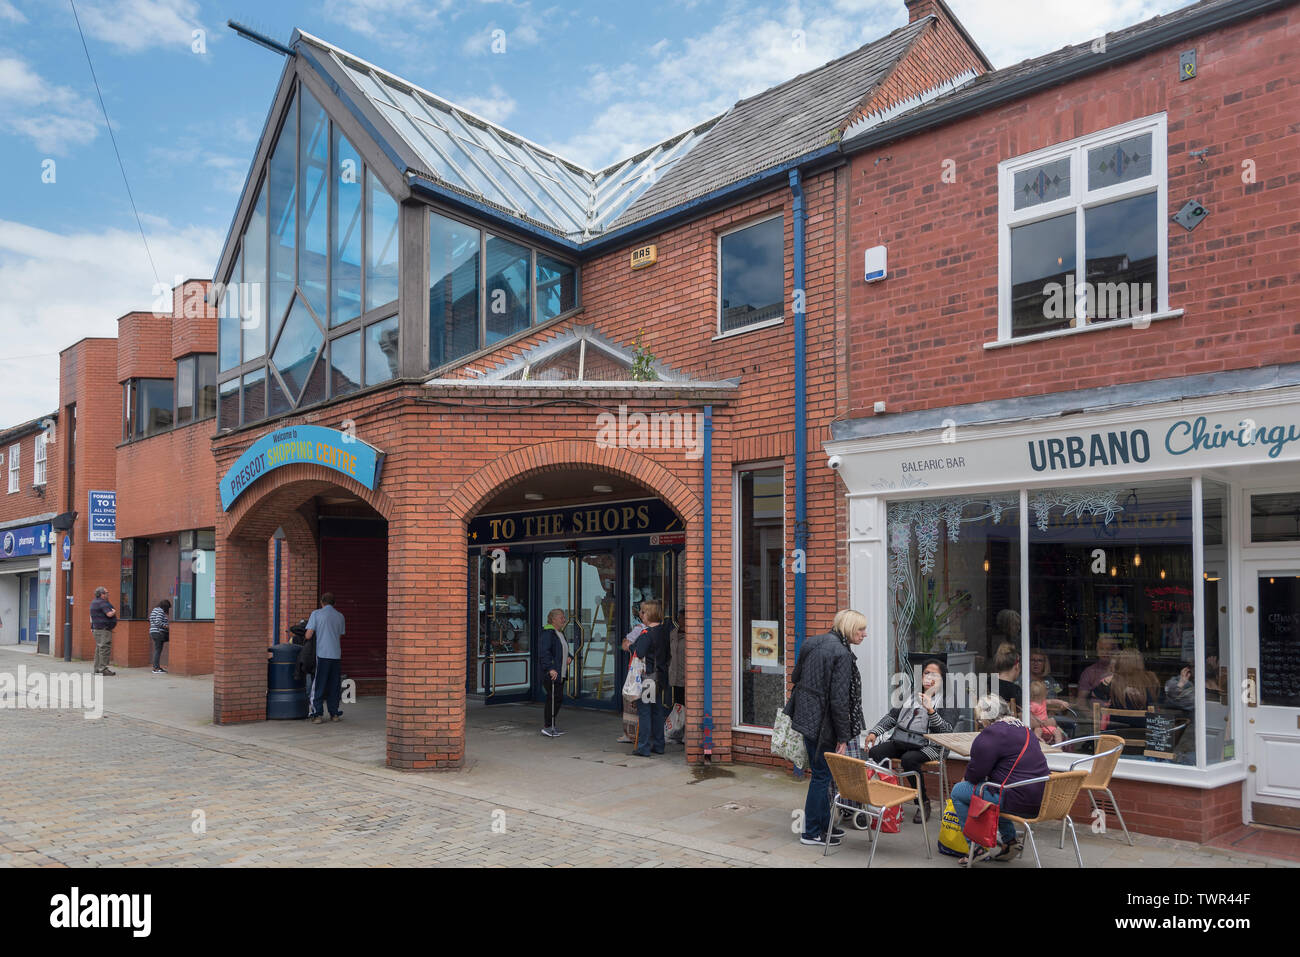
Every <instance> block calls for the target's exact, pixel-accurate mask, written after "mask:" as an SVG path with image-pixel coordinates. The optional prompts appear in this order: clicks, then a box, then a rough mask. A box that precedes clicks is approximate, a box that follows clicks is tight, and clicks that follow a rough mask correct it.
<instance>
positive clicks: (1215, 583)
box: [1164, 480, 1241, 765]
mask: <svg viewBox="0 0 1300 957" xmlns="http://www.w3.org/2000/svg"><path fill="white" fill-rule="evenodd" d="M1230 514H1231V510H1230V508H1229V501H1228V489H1227V487H1226V486H1224V485H1222V484H1220V483H1218V482H1209V481H1205V480H1202V481H1201V545H1202V548H1203V549H1204V567H1203V569H1202V572H1201V576H1202V582H1203V587H1204V589H1205V594H1204V605H1203V610H1204V620H1205V658H1204V659H1203V660H1201V661H1197V662H1195V668H1193V670H1192V673H1191V674H1190V675H1187V674H1184V673H1183V672H1181V671H1180V672H1179V675H1178V677H1177V678H1176V679H1171V680H1170V681H1168V682H1166V684H1165V689H1164V690H1165V697H1166V699H1167V701H1168V703H1169V704H1170V705H1171V706H1174V707H1179V708H1181V710H1182V711H1183V712H1184V715H1185V720H1187V721H1189V722H1191V725H1190V727H1189V728H1188V730H1187V732H1186V733H1185V736H1186V734H1190V735H1191V739H1190V740H1189V741H1188V742H1187V744H1188V745H1189V746H1194V745H1195V739H1196V735H1195V731H1196V724H1195V708H1194V707H1193V705H1194V703H1195V690H1196V685H1198V684H1199V685H1202V686H1203V687H1204V688H1205V752H1206V753H1205V764H1207V765H1208V764H1218V763H1220V762H1222V761H1232V760H1234V759H1235V757H1236V752H1237V748H1236V743H1237V742H1236V737H1237V736H1236V733H1235V731H1236V729H1235V727H1234V726H1233V720H1232V711H1233V704H1234V702H1233V695H1232V694H1231V693H1230V691H1231V689H1232V688H1239V687H1241V685H1240V683H1239V682H1238V681H1237V680H1236V676H1235V674H1234V673H1232V672H1231V671H1230V669H1231V668H1232V667H1233V665H1232V630H1231V628H1230V626H1229V621H1228V571H1229V569H1230V567H1231V565H1230V563H1229V561H1228V516H1229V515H1230ZM1186 657H1187V655H1186V654H1184V658H1186ZM1189 678H1190V685H1191V686H1190V688H1189V681H1188V679H1189ZM1193 756H1194V752H1193V751H1191V750H1190V749H1189V747H1184V748H1183V750H1182V751H1181V752H1180V759H1181V760H1182V761H1183V762H1184V763H1188V764H1190V763H1192V762H1191V758H1192V757H1193Z"/></svg>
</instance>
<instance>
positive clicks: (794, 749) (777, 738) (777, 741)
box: [772, 708, 808, 768]
mask: <svg viewBox="0 0 1300 957" xmlns="http://www.w3.org/2000/svg"><path fill="white" fill-rule="evenodd" d="M772 753H773V754H775V755H776V756H777V757H778V758H785V759H786V760H787V761H790V762H792V763H793V764H794V766H795V767H796V768H806V767H808V748H807V746H806V745H805V744H804V743H803V735H802V734H800V733H799V732H798V731H796V730H795V729H794V726H793V725H792V724H790V716H789V715H788V714H786V713H785V709H784V708H777V710H776V720H775V721H773V722H772Z"/></svg>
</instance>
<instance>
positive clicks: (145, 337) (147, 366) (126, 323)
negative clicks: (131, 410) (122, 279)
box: [117, 312, 176, 431]
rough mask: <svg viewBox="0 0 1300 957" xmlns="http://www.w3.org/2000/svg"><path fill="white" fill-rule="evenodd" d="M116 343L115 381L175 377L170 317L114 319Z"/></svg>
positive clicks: (141, 314)
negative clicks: (115, 322) (115, 323)
mask: <svg viewBox="0 0 1300 957" xmlns="http://www.w3.org/2000/svg"><path fill="white" fill-rule="evenodd" d="M117 342H118V348H117V381H118V382H125V381H126V380H127V379H175V378H176V363H175V361H174V360H173V359H172V322H171V319H170V317H168V316H161V317H160V316H155V315H154V314H153V313H152V312H128V313H127V314H126V315H125V316H122V318H120V319H118V320H117ZM119 431H120V430H119Z"/></svg>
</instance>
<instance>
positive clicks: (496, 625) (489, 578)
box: [473, 553, 536, 704]
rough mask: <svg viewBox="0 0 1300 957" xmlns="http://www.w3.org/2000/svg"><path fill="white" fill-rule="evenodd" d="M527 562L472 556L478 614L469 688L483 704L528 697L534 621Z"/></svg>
mask: <svg viewBox="0 0 1300 957" xmlns="http://www.w3.org/2000/svg"><path fill="white" fill-rule="evenodd" d="M531 565H532V562H531V556H529V555H526V554H525V555H515V556H510V555H508V554H507V555H505V556H498V557H497V558H495V559H494V558H493V556H492V555H491V554H490V553H489V554H486V555H479V556H477V562H476V565H475V566H473V567H474V568H475V579H476V584H477V604H478V614H477V615H476V616H475V628H474V642H473V645H474V661H475V681H474V686H475V690H476V692H477V693H478V694H481V695H483V700H484V702H486V703H487V704H505V703H507V702H511V701H523V700H526V699H528V698H530V697H531V696H532V689H533V671H534V667H533V661H534V654H535V652H534V650H533V648H534V646H533V642H532V634H533V623H534V618H535V617H536V616H535V615H534V614H532V609H530V608H529V607H528V606H529V598H530V596H529V576H530V572H531Z"/></svg>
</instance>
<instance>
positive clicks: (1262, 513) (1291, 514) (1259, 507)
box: [1250, 492, 1300, 545]
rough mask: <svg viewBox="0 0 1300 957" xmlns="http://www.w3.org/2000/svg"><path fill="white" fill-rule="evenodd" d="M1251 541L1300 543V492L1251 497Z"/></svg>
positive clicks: (1259, 542)
mask: <svg viewBox="0 0 1300 957" xmlns="http://www.w3.org/2000/svg"><path fill="white" fill-rule="evenodd" d="M1250 540H1251V542H1252V543H1254V544H1256V545H1259V544H1262V543H1266V542H1300V492H1277V493H1271V494H1267V495H1252V496H1251V497H1250Z"/></svg>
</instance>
